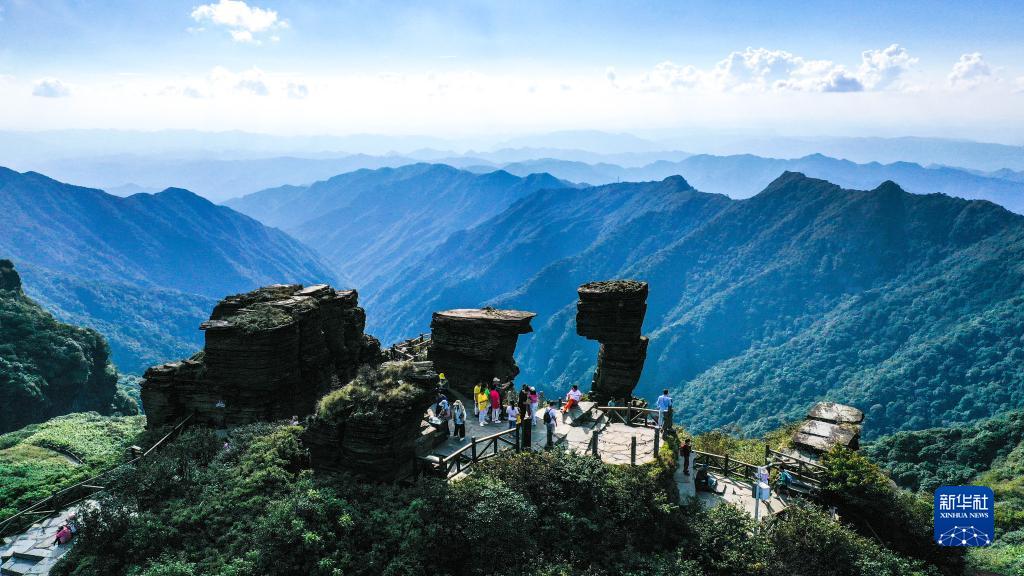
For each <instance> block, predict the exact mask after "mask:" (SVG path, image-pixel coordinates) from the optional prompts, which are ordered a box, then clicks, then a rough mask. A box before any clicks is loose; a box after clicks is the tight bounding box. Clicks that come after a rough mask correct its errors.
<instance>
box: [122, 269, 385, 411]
mask: <svg viewBox="0 0 1024 576" xmlns="http://www.w3.org/2000/svg"><path fill="white" fill-rule="evenodd" d="M358 298H359V297H358V294H357V293H356V291H355V290H340V291H339V290H335V289H333V288H331V287H330V286H328V285H326V284H319V285H314V286H309V287H303V286H301V285H297V284H287V285H274V286H267V287H264V288H260V289H258V290H254V291H252V292H248V293H245V294H238V295H234V296H229V297H227V298H225V299H223V300H222V301H221V302H220V303H219V304H218V305H217V306H216V307H215V308H214V310H213V312H212V314H211V315H210V319H209V320H208V321H206V322H204V323H203V324H202V325H201V326H200V328H201V329H202V330H203V331H204V332H205V338H206V343H205V346H204V349H203V351H202V352H200V353H199V354H197V355H195V356H194V357H192V358H191V359H189V360H184V361H180V362H172V363H169V364H163V365H160V366H154V367H153V368H150V369H149V370H147V371H146V374H145V380H144V382H143V384H142V400H143V404H144V406H145V410H146V414H147V420H148V425H149V426H150V427H154V426H162V425H166V424H174V423H177V422H178V421H180V420H182V419H183V418H185V417H186V416H188V415H189V414H193V413H194V414H195V421H196V423H201V424H206V425H210V426H217V427H221V426H237V425H239V424H246V423H249V422H256V421H261V420H274V419H278V418H288V417H290V416H292V415H298V416H303V415H307V414H310V413H312V412H313V409H314V407H315V405H316V401H317V399H318V398H320V396H322V395H323V394H324V393H326V392H327V391H328V390H330V389H331V388H332V387H337V386H339V385H341V384H343V383H345V382H347V381H348V380H350V379H351V378H352V377H354V376H355V375H356V371H357V370H358V368H359V366H361V365H363V364H377V363H379V361H380V360H379V358H380V343H379V342H377V340H376V339H375V338H373V337H372V336H369V335H366V334H364V333H363V328H364V326H365V323H366V315H365V313H364V312H363V309H362V308H360V307H359V306H358Z"/></svg>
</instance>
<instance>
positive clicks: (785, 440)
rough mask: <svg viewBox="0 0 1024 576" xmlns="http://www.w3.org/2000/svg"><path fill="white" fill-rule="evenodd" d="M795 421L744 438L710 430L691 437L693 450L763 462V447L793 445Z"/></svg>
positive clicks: (719, 430) (731, 432) (798, 424)
mask: <svg viewBox="0 0 1024 576" xmlns="http://www.w3.org/2000/svg"><path fill="white" fill-rule="evenodd" d="M800 424H801V423H800V422H795V423H793V424H789V425H787V426H783V427H782V428H779V429H777V430H773V431H771V432H769V433H767V434H765V435H764V436H763V437H761V438H745V437H742V436H741V435H740V434H738V433H735V432H733V431H729V430H722V429H717V430H712V431H710V432H705V433H703V434H698V435H697V436H694V437H693V448H694V450H700V451H701V452H710V453H712V454H718V455H721V456H724V455H726V454H728V455H729V457H730V458H732V459H734V460H741V461H743V462H746V463H747V464H754V465H755V466H756V465H760V464H761V463H763V462H764V448H765V446H768V447H770V448H771V449H772V450H782V449H783V448H789V447H791V446H792V445H793V432H794V431H795V430H796V428H798V427H799V426H800Z"/></svg>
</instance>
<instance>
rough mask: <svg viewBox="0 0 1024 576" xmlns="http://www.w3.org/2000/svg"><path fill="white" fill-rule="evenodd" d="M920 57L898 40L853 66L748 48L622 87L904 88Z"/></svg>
mask: <svg viewBox="0 0 1024 576" xmlns="http://www.w3.org/2000/svg"><path fill="white" fill-rule="evenodd" d="M917 61H918V59H917V58H914V57H912V56H910V54H909V53H908V52H907V50H906V49H905V48H903V47H901V46H900V45H899V44H892V45H890V46H889V47H887V48H883V49H880V50H865V51H864V52H862V53H861V62H860V64H859V66H858V67H857V68H856V70H853V69H851V68H848V67H847V66H845V65H843V64H838V63H836V62H833V61H831V60H821V59H814V58H806V57H803V56H799V55H796V54H793V53H791V52H787V51H785V50H770V49H768V48H747V49H745V50H741V51H740V50H738V51H734V52H731V53H730V54H729V55H728V56H726V57H725V58H724V59H722V60H721V61H719V62H718V63H716V64H715V65H714V66H713V67H711V68H707V69H702V68H698V67H696V66H693V65H689V64H687V65H680V64H676V63H674V62H672V61H665V62H661V63H660V64H657V65H656V66H655V67H654V68H653V69H652V70H651V71H650V72H647V73H646V74H644V75H642V76H641V77H640V78H639V79H637V80H635V81H633V82H625V81H623V82H620V84H621V85H622V86H623V87H628V88H636V89H639V90H641V91H659V90H685V89H697V90H703V91H712V92H737V93H748V92H753V93H759V92H772V91H774V92H780V91H798V92H863V91H880V90H904V89H908V88H909V87H908V86H907V84H906V82H905V76H906V74H907V73H908V71H910V70H911V69H912V68H913V66H914V65H915V64H916V63H917Z"/></svg>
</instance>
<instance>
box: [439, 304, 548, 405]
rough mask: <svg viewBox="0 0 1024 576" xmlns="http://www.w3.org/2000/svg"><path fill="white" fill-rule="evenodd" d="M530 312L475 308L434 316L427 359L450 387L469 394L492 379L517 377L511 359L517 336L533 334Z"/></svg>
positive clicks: (515, 366)
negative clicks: (441, 373)
mask: <svg viewBox="0 0 1024 576" xmlns="http://www.w3.org/2000/svg"><path fill="white" fill-rule="evenodd" d="M534 316H536V314H534V313H533V312H522V311H519V310H495V309H493V308H474V309H459V310H447V311H445V312H435V313H434V316H433V319H432V320H431V322H430V329H431V331H432V334H431V345H430V351H429V353H428V357H429V358H430V360H431V361H432V362H433V363H434V366H435V367H436V368H437V370H438V371H439V372H443V373H444V375H445V377H446V378H447V380H448V383H449V386H451V387H452V388H454V389H456V390H460V391H462V392H464V393H467V394H469V393H470V392H471V391H472V390H473V386H475V385H476V384H477V383H478V382H479V383H484V384H487V383H490V382H491V381H492V380H493V379H494V378H498V379H500V380H501V381H502V382H507V381H509V380H511V379H512V378H515V376H516V375H517V374H519V366H517V365H516V362H515V359H514V358H513V355H514V354H515V350H516V343H517V342H518V340H519V335H520V334H527V333H529V332H532V331H533V328H532V327H531V326H530V321H531V320H533V317H534Z"/></svg>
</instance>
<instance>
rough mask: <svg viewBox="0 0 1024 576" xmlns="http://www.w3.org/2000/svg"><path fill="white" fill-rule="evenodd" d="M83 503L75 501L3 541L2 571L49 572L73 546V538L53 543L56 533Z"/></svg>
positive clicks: (13, 575) (10, 574)
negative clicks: (59, 543)
mask: <svg viewBox="0 0 1024 576" xmlns="http://www.w3.org/2000/svg"><path fill="white" fill-rule="evenodd" d="M80 506H81V505H75V506H72V507H71V508H68V509H66V510H62V511H61V512H60V514H57V515H56V516H52V517H50V518H48V519H45V520H40V521H38V522H36V523H35V524H33V525H32V526H31V527H30V528H29V529H28V530H26V531H25V532H23V533H21V534H18V535H16V536H11V537H9V538H4V539H3V542H2V543H0V574H2V575H3V576H22V575H25V574H32V575H40V574H43V575H45V574H49V573H50V569H51V568H53V565H54V564H56V563H57V560H59V559H60V558H61V556H63V555H64V554H66V553H67V552H68V550H70V549H71V547H72V546H73V545H74V542H75V541H74V540H72V541H71V542H69V543H67V544H64V545H56V544H54V543H53V540H54V535H55V534H56V533H57V530H58V529H59V528H60V527H61V525H63V524H66V523H67V521H68V517H70V516H71V515H72V514H77V513H78V511H79V509H80Z"/></svg>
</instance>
